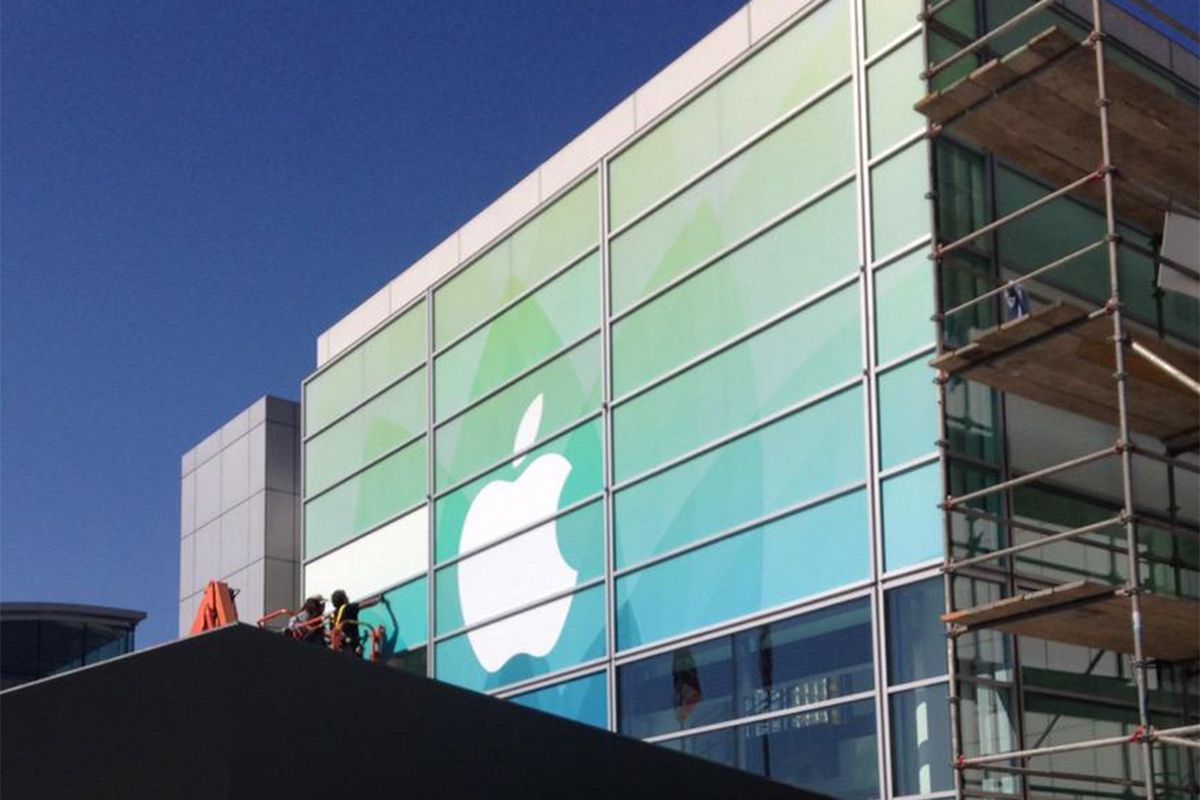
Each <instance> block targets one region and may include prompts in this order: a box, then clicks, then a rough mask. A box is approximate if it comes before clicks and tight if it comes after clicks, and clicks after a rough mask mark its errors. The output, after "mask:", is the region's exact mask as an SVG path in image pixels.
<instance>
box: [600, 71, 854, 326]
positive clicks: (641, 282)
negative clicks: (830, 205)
mask: <svg viewBox="0 0 1200 800" xmlns="http://www.w3.org/2000/svg"><path fill="white" fill-rule="evenodd" d="M853 127H854V106H853V97H852V93H851V91H850V87H849V86H845V87H843V88H841V89H839V90H838V91H836V92H834V93H833V94H832V95H830V96H829V97H826V98H825V99H824V100H822V101H821V102H820V103H817V104H816V105H815V106H813V107H812V108H809V109H808V110H807V111H805V112H804V113H803V114H801V115H800V116H799V117H797V118H796V119H794V120H792V121H790V122H788V123H787V124H786V125H784V126H783V127H781V128H780V129H778V130H776V131H774V132H773V133H771V135H770V136H767V137H766V138H765V139H763V140H761V141H760V142H758V143H757V144H755V145H754V147H752V148H751V149H749V150H747V151H746V152H743V153H741V154H739V155H738V156H737V157H736V158H734V159H733V160H731V161H729V162H727V163H725V164H723V165H722V166H721V167H720V168H719V169H717V170H716V171H715V172H713V173H712V174H710V175H708V176H707V177H705V178H704V179H703V180H702V181H700V182H699V183H697V184H696V185H694V186H692V187H691V188H689V189H688V190H687V191H685V192H683V193H682V194H681V195H679V196H678V197H676V198H675V199H673V200H672V201H671V202H670V203H668V204H666V205H665V206H663V207H662V208H659V209H657V210H656V211H655V212H654V213H653V214H651V215H649V216H648V217H646V218H645V219H643V220H641V221H640V222H638V223H637V224H636V225H634V226H633V227H632V228H630V229H629V230H627V231H625V232H624V233H622V234H621V235H620V236H618V237H617V238H616V239H615V240H614V241H613V242H612V249H611V253H610V259H611V263H612V297H613V309H614V311H618V312H619V311H622V310H624V309H625V308H626V307H628V306H629V305H630V304H631V303H633V302H634V301H635V300H637V299H638V298H640V297H643V296H644V295H646V294H647V293H648V292H651V291H653V290H654V289H657V288H659V287H660V286H662V285H663V284H665V283H667V282H668V281H670V280H671V279H672V278H674V277H676V276H677V275H680V274H681V273H683V272H685V271H687V270H688V269H690V268H691V267H694V266H696V265H697V264H699V263H700V262H701V261H703V260H704V259H705V258H708V257H710V256H712V255H713V254H715V253H717V252H718V251H720V250H721V248H723V247H727V246H728V245H730V244H733V243H734V242H735V241H737V240H739V239H741V238H743V237H744V236H746V235H747V234H749V233H750V232H751V231H753V230H754V229H755V228H757V227H759V226H760V225H762V224H763V223H765V222H767V220H769V219H770V218H772V217H774V216H776V215H778V214H780V213H782V212H783V211H785V210H786V209H788V208H790V207H791V206H793V205H795V204H796V203H798V202H800V201H801V200H803V199H804V198H806V197H808V196H810V195H812V194H813V193H815V192H816V191H818V190H819V189H821V188H822V187H825V186H828V185H829V184H830V183H832V182H833V181H834V180H835V179H837V178H839V177H841V176H843V175H845V174H846V173H847V172H849V171H850V170H852V169H853V168H854V130H853Z"/></svg>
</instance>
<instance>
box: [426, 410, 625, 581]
mask: <svg viewBox="0 0 1200 800" xmlns="http://www.w3.org/2000/svg"><path fill="white" fill-rule="evenodd" d="M603 452H604V451H603V442H602V437H601V424H600V421H599V420H593V421H591V422H589V423H587V424H585V425H581V426H579V427H578V428H575V429H574V430H572V431H570V432H568V433H565V434H563V435H562V436H559V437H558V438H556V439H553V440H551V441H549V442H547V443H546V444H544V445H542V446H541V447H539V448H538V449H536V450H534V451H533V452H531V453H528V454H527V455H526V456H525V457H524V458H522V459H519V463H518V464H516V465H514V464H513V463H512V462H508V463H506V464H503V465H502V466H500V467H497V468H496V469H494V470H492V471H491V472H488V473H487V474H485V475H482V476H480V477H479V478H476V479H475V480H474V481H471V482H470V483H468V484H467V485H465V486H462V487H461V488H458V489H455V490H454V491H453V492H451V493H449V494H447V495H445V496H444V497H441V498H439V499H438V501H437V503H436V515H437V528H436V530H437V561H439V562H441V561H444V560H446V559H447V558H452V557H454V556H456V555H458V554H459V552H460V551H465V550H470V549H473V548H475V547H479V546H481V545H482V544H484V543H485V542H488V541H492V540H495V539H498V538H500V537H501V536H503V535H505V534H506V533H511V532H512V531H515V530H517V529H519V528H522V527H524V526H526V525H529V524H531V523H533V522H536V521H537V520H539V519H547V518H549V517H552V516H554V514H555V513H556V512H557V511H558V509H560V508H563V507H564V506H569V505H571V504H572V503H576V502H578V501H580V500H582V499H583V498H585V497H587V496H589V495H593V494H596V493H597V492H599V491H600V490H601V488H602V487H603V485H604V482H603V480H604V478H603V472H602V470H603V463H604V462H603ZM560 482H561V486H560V485H559V484H560ZM555 489H556V491H551V490H555ZM472 513H473V515H474V518H476V519H478V520H479V521H478V522H472V533H471V534H470V535H469V536H466V535H465V534H464V528H465V527H466V525H467V521H468V516H471V515H472ZM464 539H465V540H464Z"/></svg>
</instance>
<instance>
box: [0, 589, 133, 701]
mask: <svg viewBox="0 0 1200 800" xmlns="http://www.w3.org/2000/svg"><path fill="white" fill-rule="evenodd" d="M145 618H146V612H144V611H130V610H129V609H125V608H105V607H103V606H85V605H76V604H73V603H0V689H10V688H12V687H14V686H20V685H21V684H24V683H29V682H30V681H35V680H38V679H40V678H47V677H50V676H51V675H59V674H61V673H63V672H68V671H70V670H73V669H78V668H79V667H83V666H87V665H89V664H97V663H99V662H101V661H106V660H107V659H110V658H115V657H116V656H122V655H125V654H126V653H132V652H133V634H134V630H135V629H136V628H137V625H138V623H139V622H141V621H142V620H144V619H145Z"/></svg>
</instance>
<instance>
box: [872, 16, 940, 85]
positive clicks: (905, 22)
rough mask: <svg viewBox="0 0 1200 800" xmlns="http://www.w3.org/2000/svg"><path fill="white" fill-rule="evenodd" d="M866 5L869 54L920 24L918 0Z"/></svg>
mask: <svg viewBox="0 0 1200 800" xmlns="http://www.w3.org/2000/svg"><path fill="white" fill-rule="evenodd" d="M866 6H867V7H866V15H867V55H872V54H874V53H876V52H878V51H879V50H880V49H882V48H883V46H884V45H886V44H887V43H888V42H891V41H894V40H895V39H896V37H897V36H899V35H900V34H902V33H904V32H905V31H907V30H909V29H912V28H915V27H916V26H917V25H918V24H919V23H918V22H917V14H919V13H920V12H921V4H920V2H918V0H866ZM939 19H940V17H939ZM920 71H921V70H920V69H918V70H917V72H920ZM917 99H919V98H917ZM913 102H914V103H915V102H916V99H914V100H913Z"/></svg>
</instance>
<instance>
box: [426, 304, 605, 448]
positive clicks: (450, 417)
mask: <svg viewBox="0 0 1200 800" xmlns="http://www.w3.org/2000/svg"><path fill="white" fill-rule="evenodd" d="M600 330H601V329H600V328H599V327H596V328H592V329H590V330H588V331H587V332H586V333H584V334H583V335H582V336H580V337H578V338H577V339H574V340H573V341H570V342H567V343H566V344H565V345H563V346H562V347H560V348H559V349H557V350H555V351H554V352H553V353H551V354H550V355H548V356H545V357H543V358H541V359H538V360H537V361H535V362H533V363H532V364H530V365H529V366H528V367H526V368H525V369H523V370H521V371H520V372H518V373H517V374H516V375H513V376H512V377H511V378H508V379H506V380H505V381H504V382H503V383H500V384H498V385H496V386H494V387H492V388H491V389H488V390H487V391H486V392H484V393H483V394H481V395H480V396H479V397H476V398H475V399H474V400H472V401H471V402H469V403H467V404H466V405H465V406H463V407H462V408H460V409H458V410H457V411H455V412H454V413H452V414H447V415H446V417H445V418H444V419H440V420H438V421H436V422H434V423H433V429H434V431H437V429H438V428H443V427H445V426H446V425H448V424H449V423H451V422H453V421H454V420H456V419H458V418H459V417H461V416H463V415H465V414H466V413H467V412H468V411H470V410H471V409H473V408H475V407H476V406H479V405H482V404H483V403H485V402H486V401H488V400H491V399H492V398H493V397H495V396H496V395H498V394H500V393H501V392H503V391H504V390H505V389H507V388H509V387H511V386H513V385H514V384H516V383H517V382H518V381H520V380H521V379H522V378H527V377H529V376H530V375H531V374H533V373H534V372H537V371H538V370H539V369H541V368H542V367H544V366H546V365H547V364H549V363H550V362H551V361H554V360H555V359H557V358H558V357H559V356H564V355H566V354H567V353H569V352H571V351H572V350H574V349H575V348H577V347H580V346H582V345H584V344H586V343H587V341H588V340H589V339H591V338H592V337H593V336H596V335H597V334H599V333H600ZM436 371H437V364H436V363H435V364H434V372H435V373H436ZM435 402H436V401H435ZM433 411H434V414H435V415H436V413H437V409H436V408H435V409H433Z"/></svg>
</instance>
